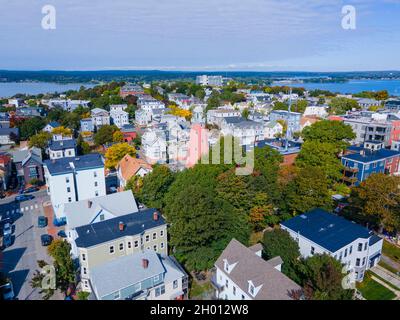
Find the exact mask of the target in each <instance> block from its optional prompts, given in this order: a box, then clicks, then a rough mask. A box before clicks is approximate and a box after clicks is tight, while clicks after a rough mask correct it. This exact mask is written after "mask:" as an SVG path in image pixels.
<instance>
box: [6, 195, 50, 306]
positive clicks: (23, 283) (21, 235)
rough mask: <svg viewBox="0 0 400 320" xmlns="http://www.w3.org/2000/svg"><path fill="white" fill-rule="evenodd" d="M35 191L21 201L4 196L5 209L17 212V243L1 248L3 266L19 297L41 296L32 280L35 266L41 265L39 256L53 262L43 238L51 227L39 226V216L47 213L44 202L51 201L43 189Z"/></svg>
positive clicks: (38, 298)
mask: <svg viewBox="0 0 400 320" xmlns="http://www.w3.org/2000/svg"><path fill="white" fill-rule="evenodd" d="M34 195H35V198H34V199H33V200H30V201H25V202H21V203H20V204H17V203H15V202H14V201H11V200H12V199H10V198H6V199H2V201H1V204H0V210H1V211H2V212H7V211H9V212H13V213H14V214H15V213H16V221H15V222H14V225H13V228H14V230H13V243H12V245H11V246H10V247H8V248H7V249H5V250H4V251H3V252H0V255H2V256H1V257H0V261H1V265H0V268H1V269H2V270H3V271H4V272H5V273H6V274H7V273H8V276H9V277H10V278H11V280H12V282H13V285H14V291H15V294H16V296H17V298H18V299H19V300H40V299H41V295H40V294H39V290H38V289H33V288H32V287H31V286H30V283H29V282H30V280H31V278H32V276H33V274H34V272H35V270H36V269H38V265H37V260H45V261H46V262H48V263H50V262H51V258H50V257H49V256H48V255H47V251H46V248H45V247H43V246H42V245H41V242H40V236H41V235H42V234H45V233H47V230H46V229H47V228H44V229H40V228H38V226H37V219H38V216H40V215H44V210H43V202H47V201H49V197H48V196H47V194H46V193H43V192H42V191H39V192H37V193H35V194H34ZM7 201H8V202H7ZM13 210H14V211H13Z"/></svg>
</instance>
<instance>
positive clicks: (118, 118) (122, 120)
mask: <svg viewBox="0 0 400 320" xmlns="http://www.w3.org/2000/svg"><path fill="white" fill-rule="evenodd" d="M110 116H111V119H112V122H113V124H115V125H116V126H117V127H118V128H120V129H121V128H122V127H123V126H124V125H127V124H129V114H128V112H126V111H124V110H112V111H110Z"/></svg>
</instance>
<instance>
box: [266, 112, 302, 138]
mask: <svg viewBox="0 0 400 320" xmlns="http://www.w3.org/2000/svg"><path fill="white" fill-rule="evenodd" d="M301 116H302V115H301V113H299V112H289V111H286V110H273V111H271V113H270V114H269V120H270V121H278V120H281V121H285V122H286V124H287V130H288V133H289V138H290V139H291V138H293V133H295V132H300V131H301V125H300V119H301Z"/></svg>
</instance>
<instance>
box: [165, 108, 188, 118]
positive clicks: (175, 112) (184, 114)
mask: <svg viewBox="0 0 400 320" xmlns="http://www.w3.org/2000/svg"><path fill="white" fill-rule="evenodd" d="M168 108H169V109H170V110H171V111H170V114H172V115H174V116H177V117H182V118H185V119H186V120H189V119H190V118H191V117H192V112H190V111H189V110H185V109H181V108H179V107H177V106H174V105H170V106H169V107H168Z"/></svg>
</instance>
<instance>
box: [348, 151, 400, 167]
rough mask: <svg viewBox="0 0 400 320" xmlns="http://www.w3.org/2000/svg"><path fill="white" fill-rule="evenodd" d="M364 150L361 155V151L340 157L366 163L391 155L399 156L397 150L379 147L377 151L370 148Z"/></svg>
mask: <svg viewBox="0 0 400 320" xmlns="http://www.w3.org/2000/svg"><path fill="white" fill-rule="evenodd" d="M350 150H351V149H350ZM354 150H356V148H354ZM364 151H365V154H364V155H361V153H359V152H358V153H353V154H348V155H345V156H343V157H342V158H344V159H348V160H355V161H359V162H365V163H367V162H373V161H378V160H383V159H386V158H389V157H393V156H400V152H399V151H394V150H387V149H380V150H377V151H370V150H364Z"/></svg>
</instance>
